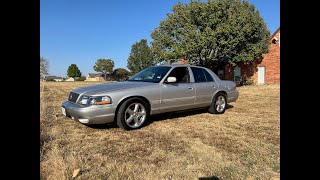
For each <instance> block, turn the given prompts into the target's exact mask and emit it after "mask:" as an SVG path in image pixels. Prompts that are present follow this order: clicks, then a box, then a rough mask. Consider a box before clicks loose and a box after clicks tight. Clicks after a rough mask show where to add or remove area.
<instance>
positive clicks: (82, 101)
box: [78, 95, 90, 105]
mask: <svg viewBox="0 0 320 180" xmlns="http://www.w3.org/2000/svg"><path fill="white" fill-rule="evenodd" d="M89 98H90V97H89V96H85V95H83V96H81V97H80V99H79V101H78V103H79V104H83V105H86V104H88V101H89Z"/></svg>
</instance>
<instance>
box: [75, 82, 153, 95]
mask: <svg viewBox="0 0 320 180" xmlns="http://www.w3.org/2000/svg"><path fill="white" fill-rule="evenodd" d="M155 84H156V83H152V82H129V81H125V82H112V83H103V84H96V85H91V86H85V87H81V88H77V89H74V90H72V92H75V93H78V94H83V93H84V94H86V95H96V94H103V93H107V92H111V91H117V90H124V89H130V88H137V87H145V86H151V85H155Z"/></svg>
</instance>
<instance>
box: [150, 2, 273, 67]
mask: <svg viewBox="0 0 320 180" xmlns="http://www.w3.org/2000/svg"><path fill="white" fill-rule="evenodd" d="M172 10H173V13H171V14H168V15H167V19H165V20H163V21H161V22H160V24H159V26H158V27H157V28H156V29H154V31H153V32H152V34H151V37H152V38H153V41H152V42H151V45H152V51H153V53H154V55H155V59H156V61H157V62H160V61H163V60H170V59H178V58H180V57H185V58H186V59H187V60H188V62H190V63H191V64H197V65H207V64H218V63H220V62H226V61H228V62H229V63H231V64H234V63H236V62H244V63H249V62H251V61H253V60H254V59H256V58H258V57H260V56H261V55H262V54H264V53H266V52H268V47H269V38H270V32H269V30H268V29H267V27H266V24H265V22H264V21H263V19H262V18H261V16H260V14H259V11H257V10H256V8H255V6H254V5H252V4H250V3H249V2H248V1H242V0H208V1H206V2H201V1H190V3H189V4H182V3H180V2H179V3H178V4H176V5H175V6H174V7H173V9H172Z"/></svg>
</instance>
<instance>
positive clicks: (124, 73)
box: [112, 68, 130, 80]
mask: <svg viewBox="0 0 320 180" xmlns="http://www.w3.org/2000/svg"><path fill="white" fill-rule="evenodd" d="M129 75H130V72H129V71H128V70H126V69H123V68H117V69H115V70H114V71H113V73H112V76H114V77H116V78H117V79H119V80H124V79H126V78H127V77H128V76H129Z"/></svg>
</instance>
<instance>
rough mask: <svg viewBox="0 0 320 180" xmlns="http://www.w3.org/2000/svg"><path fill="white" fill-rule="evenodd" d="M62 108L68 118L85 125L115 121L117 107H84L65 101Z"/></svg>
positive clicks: (109, 105) (110, 105)
mask: <svg viewBox="0 0 320 180" xmlns="http://www.w3.org/2000/svg"><path fill="white" fill-rule="evenodd" d="M62 108H64V109H65V113H66V116H67V117H70V118H72V119H74V120H77V121H79V122H81V123H84V124H105V123H111V122H113V121H114V117H115V111H116V107H115V106H113V105H112V104H108V105H93V106H89V107H83V106H81V105H80V104H76V103H72V102H70V101H67V100H65V101H63V103H62Z"/></svg>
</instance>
